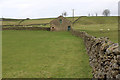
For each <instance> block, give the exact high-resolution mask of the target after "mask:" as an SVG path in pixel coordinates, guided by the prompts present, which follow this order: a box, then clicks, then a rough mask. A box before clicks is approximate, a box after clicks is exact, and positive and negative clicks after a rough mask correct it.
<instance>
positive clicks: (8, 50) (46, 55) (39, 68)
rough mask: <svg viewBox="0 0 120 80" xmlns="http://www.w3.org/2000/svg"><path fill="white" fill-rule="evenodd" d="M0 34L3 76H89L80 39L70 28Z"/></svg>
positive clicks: (89, 71) (85, 55)
mask: <svg viewBox="0 0 120 80" xmlns="http://www.w3.org/2000/svg"><path fill="white" fill-rule="evenodd" d="M2 34H3V39H2V41H3V43H2V46H3V47H2V50H3V53H2V55H3V56H2V59H3V62H2V65H3V74H2V75H3V78H92V72H91V71H92V70H91V67H90V66H89V58H88V55H87V54H86V50H85V46H84V43H83V40H82V39H81V38H78V37H75V36H73V35H71V33H69V32H48V31H3V32H2Z"/></svg>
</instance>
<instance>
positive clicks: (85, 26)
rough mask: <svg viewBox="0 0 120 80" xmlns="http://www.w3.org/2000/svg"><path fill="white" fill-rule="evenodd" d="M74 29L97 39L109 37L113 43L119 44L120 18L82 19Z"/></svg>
mask: <svg viewBox="0 0 120 80" xmlns="http://www.w3.org/2000/svg"><path fill="white" fill-rule="evenodd" d="M74 29H77V30H81V31H86V32H88V33H89V34H91V35H93V36H96V37H109V38H110V40H112V41H113V42H116V43H117V42H118V31H117V30H118V17H82V18H81V19H80V20H79V21H77V22H76V23H75V24H74ZM100 29H103V30H102V31H101V30H100ZM108 29H110V30H108Z"/></svg>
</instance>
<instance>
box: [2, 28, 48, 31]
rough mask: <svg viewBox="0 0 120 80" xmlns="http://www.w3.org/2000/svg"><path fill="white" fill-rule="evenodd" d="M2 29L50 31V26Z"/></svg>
mask: <svg viewBox="0 0 120 80" xmlns="http://www.w3.org/2000/svg"><path fill="white" fill-rule="evenodd" d="M2 30H43V31H50V28H47V27H7V28H4V27H3V28H2Z"/></svg>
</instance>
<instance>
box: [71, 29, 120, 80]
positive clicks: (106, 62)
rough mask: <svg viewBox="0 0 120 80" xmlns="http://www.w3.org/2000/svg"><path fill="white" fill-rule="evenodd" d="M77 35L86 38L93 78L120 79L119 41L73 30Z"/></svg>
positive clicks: (85, 42)
mask: <svg viewBox="0 0 120 80" xmlns="http://www.w3.org/2000/svg"><path fill="white" fill-rule="evenodd" d="M71 33H72V34H73V35H75V36H78V37H81V38H83V39H84V44H85V47H86V50H87V53H88V55H89V62H90V66H91V67H92V70H93V71H92V74H93V78H106V79H107V78H117V79H120V47H119V45H118V43H113V42H111V41H110V40H109V39H108V38H107V37H101V38H96V37H94V36H91V35H89V34H87V33H86V32H80V31H75V30H73V29H72V30H71Z"/></svg>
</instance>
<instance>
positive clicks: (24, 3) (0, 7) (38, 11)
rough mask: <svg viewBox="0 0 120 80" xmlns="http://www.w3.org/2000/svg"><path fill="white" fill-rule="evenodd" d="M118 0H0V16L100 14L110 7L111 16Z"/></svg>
mask: <svg viewBox="0 0 120 80" xmlns="http://www.w3.org/2000/svg"><path fill="white" fill-rule="evenodd" d="M118 1H119V0H0V17H2V16H3V17H4V18H51V17H58V16H59V15H61V13H62V12H65V11H66V12H67V14H68V15H67V16H72V9H75V16H87V15H88V14H89V13H91V14H94V15H95V13H98V15H102V12H103V10H104V9H110V11H111V15H112V16H117V15H118Z"/></svg>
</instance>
